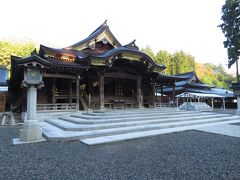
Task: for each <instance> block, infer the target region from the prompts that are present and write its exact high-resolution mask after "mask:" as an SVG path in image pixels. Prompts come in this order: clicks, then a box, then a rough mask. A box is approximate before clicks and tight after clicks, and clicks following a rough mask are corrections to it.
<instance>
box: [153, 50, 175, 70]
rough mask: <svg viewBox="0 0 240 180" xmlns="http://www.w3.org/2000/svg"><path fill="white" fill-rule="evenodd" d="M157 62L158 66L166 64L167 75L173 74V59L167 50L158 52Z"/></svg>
mask: <svg viewBox="0 0 240 180" xmlns="http://www.w3.org/2000/svg"><path fill="white" fill-rule="evenodd" d="M156 62H157V63H158V64H164V65H165V66H166V69H165V71H164V72H165V73H166V74H171V69H172V59H171V54H170V53H169V52H167V51H165V50H160V51H158V53H157V55H156Z"/></svg>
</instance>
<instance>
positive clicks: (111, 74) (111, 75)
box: [104, 73, 138, 80]
mask: <svg viewBox="0 0 240 180" xmlns="http://www.w3.org/2000/svg"><path fill="white" fill-rule="evenodd" d="M104 77H111V78H122V79H132V80H137V78H138V76H135V75H130V74H126V73H104Z"/></svg>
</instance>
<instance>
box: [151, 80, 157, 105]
mask: <svg viewBox="0 0 240 180" xmlns="http://www.w3.org/2000/svg"><path fill="white" fill-rule="evenodd" d="M155 92H156V90H155V82H154V81H153V82H152V103H153V104H152V106H153V108H154V107H155V101H156V99H155V95H156V93H155Z"/></svg>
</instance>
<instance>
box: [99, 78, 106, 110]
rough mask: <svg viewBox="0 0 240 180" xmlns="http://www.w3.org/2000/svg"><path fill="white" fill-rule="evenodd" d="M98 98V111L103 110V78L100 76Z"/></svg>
mask: <svg viewBox="0 0 240 180" xmlns="http://www.w3.org/2000/svg"><path fill="white" fill-rule="evenodd" d="M99 98H100V109H104V108H105V107H104V76H103V75H100V79H99Z"/></svg>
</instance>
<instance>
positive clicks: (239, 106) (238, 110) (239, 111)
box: [236, 96, 240, 115]
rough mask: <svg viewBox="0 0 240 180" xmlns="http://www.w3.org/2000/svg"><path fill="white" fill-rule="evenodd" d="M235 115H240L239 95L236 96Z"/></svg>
mask: <svg viewBox="0 0 240 180" xmlns="http://www.w3.org/2000/svg"><path fill="white" fill-rule="evenodd" d="M236 114H237V115H240V96H237V111H236Z"/></svg>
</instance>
